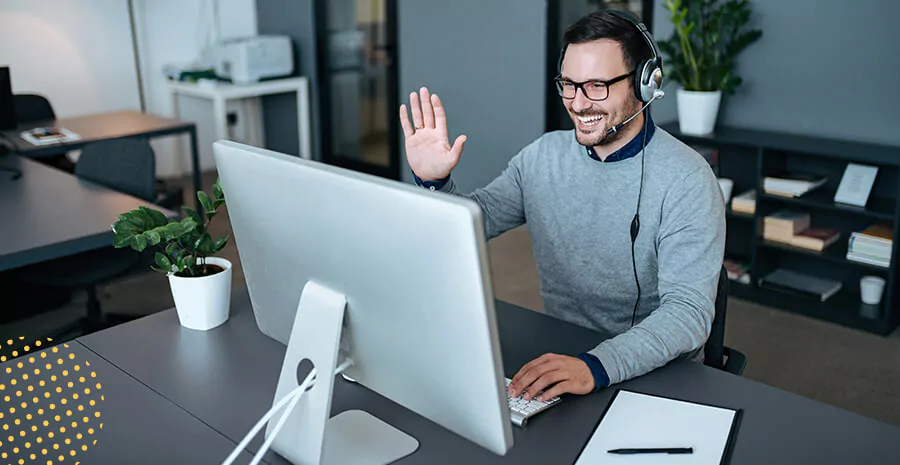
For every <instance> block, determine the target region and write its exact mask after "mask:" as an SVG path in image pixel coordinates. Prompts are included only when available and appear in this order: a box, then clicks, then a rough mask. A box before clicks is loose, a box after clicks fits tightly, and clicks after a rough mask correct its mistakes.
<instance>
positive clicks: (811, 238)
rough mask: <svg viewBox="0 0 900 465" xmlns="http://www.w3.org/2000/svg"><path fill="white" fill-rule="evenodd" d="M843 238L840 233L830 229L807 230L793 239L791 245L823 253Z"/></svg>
mask: <svg viewBox="0 0 900 465" xmlns="http://www.w3.org/2000/svg"><path fill="white" fill-rule="evenodd" d="M840 237H841V233H840V231H838V230H836V229H829V228H807V229H805V230H803V231H800V233H799V234H795V235H794V236H793V237H791V240H790V242H789V243H790V244H791V245H792V246H794V247H800V248H803V249H809V250H815V251H819V252H821V251H823V250H825V248H826V247H828V246H829V245H831V244H834V243H835V242H837V240H838V239H839V238H840Z"/></svg>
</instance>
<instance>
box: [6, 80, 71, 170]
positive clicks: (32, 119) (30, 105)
mask: <svg viewBox="0 0 900 465" xmlns="http://www.w3.org/2000/svg"><path fill="white" fill-rule="evenodd" d="M13 106H14V107H15V112H16V123H17V124H18V125H19V126H28V125H29V124H35V125H36V124H46V123H48V122H50V121H53V120H55V119H56V113H55V112H54V111H53V105H51V104H50V101H49V100H47V98H46V97H44V96H43V95H37V94H14V95H13ZM66 152H68V150H66V149H59V150H55V151H53V152H52V154H48V155H44V156H41V157H40V158H35V161H39V162H41V163H44V164H45V165H50V166H53V167H56V168H59V169H61V170H63V171H66V172H69V173H72V172H74V170H75V164H74V163H72V161H71V160H69V158H68V157H66Z"/></svg>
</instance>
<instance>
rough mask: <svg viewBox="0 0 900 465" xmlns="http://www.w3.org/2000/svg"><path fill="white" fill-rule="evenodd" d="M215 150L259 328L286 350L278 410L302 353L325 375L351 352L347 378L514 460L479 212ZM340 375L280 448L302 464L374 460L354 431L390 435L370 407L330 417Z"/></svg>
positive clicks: (366, 178)
mask: <svg viewBox="0 0 900 465" xmlns="http://www.w3.org/2000/svg"><path fill="white" fill-rule="evenodd" d="M214 152H215V161H216V165H217V167H218V171H219V176H220V179H221V184H222V188H223V191H224V192H225V196H226V199H227V202H228V204H227V208H228V213H229V216H230V218H231V224H232V227H233V231H234V240H235V243H236V245H237V248H238V253H239V255H240V260H241V265H242V266H243V270H244V275H245V277H246V280H247V287H248V289H249V292H250V299H251V301H252V305H253V311H254V314H255V317H256V322H257V325H258V326H259V329H260V330H261V331H262V332H263V333H264V334H266V335H268V336H270V337H272V338H274V339H276V340H278V341H280V342H281V343H283V344H287V345H288V353H287V355H286V357H285V363H284V368H283V371H282V376H281V379H280V380H279V387H278V392H277V393H276V396H275V399H274V402H277V401H279V400H280V399H281V397H282V396H284V395H285V394H286V392H288V390H289V389H290V388H295V387H296V386H297V380H296V367H297V363H299V361H300V360H302V359H303V358H308V359H310V360H311V361H312V362H313V363H314V364H315V365H316V366H317V367H318V370H319V373H322V372H323V371H322V370H325V371H328V370H334V367H335V366H336V365H337V363H338V362H339V359H340V358H342V357H348V358H350V359H351V360H352V362H353V365H352V366H351V367H350V368H348V369H347V370H346V372H345V373H346V375H347V376H349V377H351V378H353V379H355V380H356V381H357V382H359V383H360V384H362V385H364V386H366V387H368V388H369V389H371V390H373V391H375V392H377V393H379V394H381V395H383V396H385V397H387V398H389V399H391V400H393V401H394V402H397V403H398V404H401V405H403V406H405V407H407V408H409V409H410V410H412V411H414V412H416V413H418V414H420V415H422V416H424V417H426V418H428V419H430V420H432V421H434V422H436V423H438V424H440V425H442V426H444V427H445V428H447V429H449V430H451V431H453V432H455V433H457V434H459V435H461V436H463V437H465V438H467V439H469V440H471V441H473V442H475V443H477V444H479V445H481V446H483V447H485V448H486V449H488V450H490V451H492V452H494V453H497V454H501V455H503V454H505V453H506V452H507V451H508V450H509V448H510V447H511V446H512V442H513V440H512V431H511V426H510V420H509V409H508V404H507V397H506V388H505V385H504V376H503V366H502V360H501V355H500V347H499V343H498V333H497V324H496V318H495V315H494V300H493V293H492V290H491V280H490V271H489V267H488V258H487V251H486V245H485V238H484V230H483V224H482V214H481V210H480V209H479V208H478V206H477V205H476V204H475V203H474V202H471V201H469V200H467V199H463V198H459V197H454V196H450V195H445V194H441V193H434V192H427V191H424V190H422V189H419V188H416V187H414V186H411V185H407V184H403V183H400V182H396V181H390V180H385V179H382V178H378V177H375V176H370V175H366V174H361V173H357V172H353V171H349V170H345V169H341V168H336V167H333V166H328V165H325V164H322V163H318V162H313V161H307V160H303V159H300V158H297V157H292V156H288V155H284V154H280V153H276V152H272V151H268V150H263V149H259V148H255V147H250V146H246V145H242V144H238V143H235V142H229V141H220V142H217V143H216V144H215V145H214ZM333 378H334V377H332V376H318V377H317V381H316V384H315V386H314V387H313V388H312V390H310V391H309V395H308V396H305V397H304V398H303V400H302V402H301V405H300V408H298V409H296V412H299V413H297V414H296V415H295V417H296V418H294V417H292V418H291V419H290V421H289V424H288V427H286V428H285V429H284V430H282V431H281V433H279V435H278V437H277V438H276V440H275V442H274V443H273V448H274V449H275V450H276V451H277V452H279V453H280V454H281V455H283V456H285V457H286V458H288V459H289V460H291V461H293V462H294V463H337V460H338V459H337V457H336V454H348V453H349V454H353V453H356V454H370V455H371V456H373V457H374V456H377V455H378V454H376V453H375V451H374V450H371V451H366V448H367V447H372V448H377V447H379V446H377V445H376V444H369V445H367V446H360V445H359V444H358V440H357V439H358V438H356V439H354V438H353V437H352V436H353V434H352V431H354V430H359V425H360V424H362V423H365V424H367V425H368V426H367V427H366V430H368V431H372V428H375V427H374V426H372V425H374V424H376V423H379V424H381V425H382V426H383V427H384V428H385V431H387V429H388V428H391V427H390V426H389V425H387V424H386V423H383V422H381V421H380V420H377V419H375V418H374V417H372V416H371V415H368V414H365V415H368V417H365V415H363V414H362V413H361V412H357V414H359V418H356V419H354V418H349V416H348V417H345V418H344V421H343V422H338V421H337V419H338V417H339V416H343V415H344V414H341V415H338V416H336V417H334V418H331V419H328V418H327V417H328V411H329V409H330V401H331V388H332V383H333V382H334V379H333ZM323 415H324V417H323ZM363 417H365V418H363ZM369 417H371V418H369ZM326 421H327V423H328V424H327V425H325V424H322V425H320V423H325V422H326ZM338 423H342V425H341V424H338ZM349 423H357V424H356V426H355V427H354V425H352V424H349ZM291 425H293V427H291ZM310 428H312V429H313V430H314V431H313V432H310ZM354 428H355V429H354ZM320 429H321V430H320ZM399 433H400V434H411V435H413V436H414V434H415V432H413V431H410V432H406V433H402V432H399ZM295 436H296V437H295ZM376 442H378V441H376ZM401 442H402V441H401ZM352 449H360V450H358V451H355V452H354V451H352ZM413 450H414V449H413ZM348 451H350V452H348ZM408 453H409V451H406V452H404V454H408ZM398 454H400V452H398ZM384 457H386V458H387V457H391V455H390V453H388V455H385V456H384ZM401 457H402V455H401ZM397 458H400V457H396V456H395V457H393V458H392V459H391V460H389V461H392V460H396V459H397ZM340 460H349V458H348V457H342V458H341V459H340Z"/></svg>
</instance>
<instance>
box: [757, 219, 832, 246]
mask: <svg viewBox="0 0 900 465" xmlns="http://www.w3.org/2000/svg"><path fill="white" fill-rule="evenodd" d="M840 237H841V233H840V231H837V230H836V229H828V228H812V227H810V217H809V214H808V213H799V212H794V211H790V210H780V211H777V212H775V213H773V214H771V215H769V216H767V217H765V219H764V220H763V238H765V239H766V240H769V241H773V242H778V243H782V244H787V245H791V246H794V247H799V248H802V249H807V250H813V251H816V252H821V251H823V250H825V248H826V247H828V246H829V245H831V244H834V243H835V242H837V240H838V239H839V238H840Z"/></svg>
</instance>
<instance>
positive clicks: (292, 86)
mask: <svg viewBox="0 0 900 465" xmlns="http://www.w3.org/2000/svg"><path fill="white" fill-rule="evenodd" d="M286 93H293V94H296V96H297V137H298V144H297V148H298V150H299V151H300V153H299V155H300V158H305V159H307V160H309V159H310V158H311V157H312V148H311V139H310V137H311V136H310V129H309V128H310V121H309V106H310V104H309V79H307V78H305V77H293V78H285V79H273V80H268V81H262V82H256V83H252V84H239V85H238V84H232V83H229V82H219V81H215V82H212V81H207V82H204V83H202V84H198V83H193V82H175V81H169V95H170V97H171V99H172V108H174V109H175V117H176V118H178V117H180V116H181V105H180V102H179V101H178V97H179V96H182V95H183V96H188V97H196V98H204V99H209V100H211V101H212V102H213V118H214V120H215V129H216V140H223V139H226V140H227V139H230V138H229V137H228V120H227V118H228V108H227V104H228V101H229V100H242V104H243V106H244V110H245V112H246V113H245V114H246V115H247V117H246V118H245V119H246V120H247V125H248V127H249V128H250V131H249V132H250V134H251V137H250V140H248V141H247V142H248V143H249V144H250V145H255V146H257V147H265V146H266V143H265V140H263V137H264V135H263V134H264V133H263V130H262V128H261V127H260V126H259V124H258V123H259V122H260V121H261V115H262V110H261V108H260V103H259V100H258V99H255V98H256V97H262V96H265V95H276V94H286ZM251 99H253V100H251Z"/></svg>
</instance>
